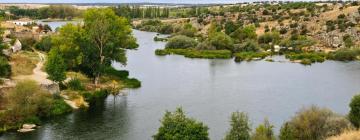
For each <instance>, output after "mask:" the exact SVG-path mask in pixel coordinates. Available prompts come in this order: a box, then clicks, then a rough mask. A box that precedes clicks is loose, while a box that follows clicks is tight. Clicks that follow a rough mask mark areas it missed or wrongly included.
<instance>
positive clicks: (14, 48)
mask: <svg viewBox="0 0 360 140" xmlns="http://www.w3.org/2000/svg"><path fill="white" fill-rule="evenodd" d="M21 48H22V45H21V42H20V41H19V39H16V41H15V43H14V45H12V46H11V47H10V49H11V50H12V52H17V51H20V50H21Z"/></svg>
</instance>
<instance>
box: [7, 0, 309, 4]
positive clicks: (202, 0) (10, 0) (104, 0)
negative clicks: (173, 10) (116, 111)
mask: <svg viewBox="0 0 360 140" xmlns="http://www.w3.org/2000/svg"><path fill="white" fill-rule="evenodd" d="M244 1H256V0H0V3H139V2H151V3H193V4H194V3H195V4H196V3H238V2H244ZM277 1H278V0H277ZM303 1H307V0H303Z"/></svg>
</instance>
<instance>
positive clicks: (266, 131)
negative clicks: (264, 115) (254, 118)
mask: <svg viewBox="0 0 360 140" xmlns="http://www.w3.org/2000/svg"><path fill="white" fill-rule="evenodd" d="M273 128H274V126H273V125H271V124H270V122H269V120H268V119H265V120H264V123H263V124H260V125H259V126H258V127H257V128H256V130H255V133H254V135H253V136H252V138H251V139H252V140H275V136H274V131H273Z"/></svg>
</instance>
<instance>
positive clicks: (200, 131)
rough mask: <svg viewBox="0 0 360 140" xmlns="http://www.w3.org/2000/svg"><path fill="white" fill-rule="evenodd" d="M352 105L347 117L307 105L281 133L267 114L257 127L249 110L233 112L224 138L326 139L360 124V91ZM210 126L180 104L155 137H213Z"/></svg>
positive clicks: (172, 139) (168, 114) (206, 139)
mask: <svg viewBox="0 0 360 140" xmlns="http://www.w3.org/2000/svg"><path fill="white" fill-rule="evenodd" d="M349 106H350V112H349V114H348V116H346V117H344V116H341V115H338V114H336V113H334V112H332V111H331V110H329V109H326V108H320V107H317V106H310V107H308V108H303V109H301V110H300V111H299V112H297V113H296V114H295V115H294V116H293V117H292V118H291V119H290V120H289V121H286V122H285V123H284V124H283V125H282V126H281V128H280V133H279V135H278V136H276V135H275V133H274V125H272V124H271V123H270V121H269V119H267V118H265V119H264V121H263V123H260V124H259V125H258V126H257V127H256V128H255V129H254V130H253V129H252V127H251V122H250V119H249V116H248V114H247V113H245V112H239V111H237V112H233V113H232V114H231V116H230V121H229V122H230V128H229V130H228V131H227V133H226V134H225V136H224V140H276V139H279V140H323V139H326V138H329V137H332V136H337V135H339V134H341V133H343V132H344V131H348V130H357V129H358V128H359V124H360V95H355V96H354V97H353V99H352V101H351V103H350V104H349ZM208 130H209V127H208V126H207V125H206V124H204V123H202V122H200V121H198V120H195V119H194V118H189V117H187V116H186V114H185V113H184V111H183V109H182V108H177V109H176V110H175V111H174V112H169V111H166V113H165V115H164V117H163V118H162V120H161V126H160V127H159V129H158V131H157V132H156V134H155V135H153V138H154V139H155V140H182V139H196V140H209V139H210V138H209V136H208V135H209V133H208Z"/></svg>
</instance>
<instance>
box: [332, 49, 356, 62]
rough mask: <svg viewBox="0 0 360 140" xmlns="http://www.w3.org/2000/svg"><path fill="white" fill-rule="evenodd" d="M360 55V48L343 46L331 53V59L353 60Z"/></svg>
mask: <svg viewBox="0 0 360 140" xmlns="http://www.w3.org/2000/svg"><path fill="white" fill-rule="evenodd" d="M359 56H360V49H359V48H343V49H339V50H337V51H335V52H333V53H330V54H329V59H332V60H339V61H352V60H356V59H358V57H359Z"/></svg>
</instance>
